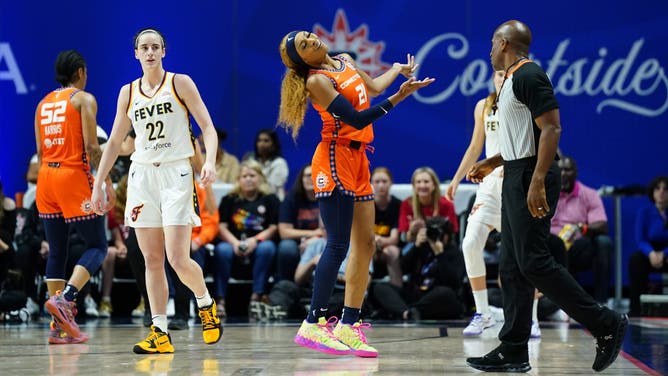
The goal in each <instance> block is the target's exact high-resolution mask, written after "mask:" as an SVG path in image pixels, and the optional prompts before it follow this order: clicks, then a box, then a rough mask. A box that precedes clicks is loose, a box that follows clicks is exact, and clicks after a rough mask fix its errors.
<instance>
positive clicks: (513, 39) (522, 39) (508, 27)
mask: <svg viewBox="0 0 668 376" xmlns="http://www.w3.org/2000/svg"><path fill="white" fill-rule="evenodd" d="M494 35H495V36H497V37H499V38H502V39H505V40H507V41H508V43H509V44H510V45H511V47H512V48H513V49H514V50H515V52H516V53H517V54H518V55H522V56H528V55H529V45H531V30H529V27H528V26H527V25H526V24H524V23H523V22H520V21H517V20H510V21H507V22H504V23H503V24H502V25H501V26H499V27H498V28H497V29H496V31H495V32H494Z"/></svg>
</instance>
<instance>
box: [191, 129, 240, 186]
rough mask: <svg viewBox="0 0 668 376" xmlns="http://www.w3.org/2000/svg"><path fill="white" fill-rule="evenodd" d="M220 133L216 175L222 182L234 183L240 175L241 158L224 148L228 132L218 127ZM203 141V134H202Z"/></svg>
mask: <svg viewBox="0 0 668 376" xmlns="http://www.w3.org/2000/svg"><path fill="white" fill-rule="evenodd" d="M216 134H217V135H218V152H216V176H217V180H218V181H219V182H221V183H234V182H235V181H236V180H237V176H239V159H237V157H236V156H234V155H232V154H230V153H228V152H227V151H226V150H225V149H224V148H223V142H224V141H225V140H226V139H227V132H225V131H224V130H222V129H218V128H216ZM200 141H201V136H200Z"/></svg>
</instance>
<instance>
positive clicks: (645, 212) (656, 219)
mask: <svg viewBox="0 0 668 376" xmlns="http://www.w3.org/2000/svg"><path fill="white" fill-rule="evenodd" d="M648 191H649V192H648V193H649V199H650V201H651V202H652V204H651V205H648V206H646V207H643V208H641V209H640V210H639V212H638V216H637V217H636V228H635V232H636V241H637V242H638V251H636V252H635V253H634V254H632V255H631V259H630V260H629V277H630V286H629V287H630V294H629V295H630V296H629V298H630V301H631V302H630V303H631V306H630V310H629V315H631V316H640V313H641V312H640V295H641V294H644V293H647V291H648V286H649V274H650V273H659V272H661V273H666V272H668V258H666V252H668V176H659V177H657V178H655V179H654V180H652V182H651V183H650V184H649V190H648Z"/></svg>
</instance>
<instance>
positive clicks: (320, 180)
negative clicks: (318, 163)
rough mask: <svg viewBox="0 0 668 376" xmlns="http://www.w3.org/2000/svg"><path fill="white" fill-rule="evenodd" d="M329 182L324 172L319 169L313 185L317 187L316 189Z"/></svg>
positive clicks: (323, 186) (323, 187)
mask: <svg viewBox="0 0 668 376" xmlns="http://www.w3.org/2000/svg"><path fill="white" fill-rule="evenodd" d="M328 184H329V176H327V174H325V173H324V172H322V171H320V172H319V173H318V176H316V177H315V186H316V187H318V189H325V187H326V186H327V185H328Z"/></svg>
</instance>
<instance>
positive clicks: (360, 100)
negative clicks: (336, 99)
mask: <svg viewBox="0 0 668 376" xmlns="http://www.w3.org/2000/svg"><path fill="white" fill-rule="evenodd" d="M334 60H337V61H341V62H342V64H341V65H342V67H341V68H340V69H332V70H329V69H311V70H310V71H309V76H310V75H313V74H323V75H325V76H327V77H328V78H329V79H330V81H332V84H333V85H334V89H336V91H338V92H339V93H341V95H343V97H344V98H346V99H347V100H348V102H350V103H351V104H352V105H353V107H354V108H355V110H357V111H362V110H366V109H367V108H369V106H370V104H369V96H368V93H367V90H366V84H365V83H364V80H363V79H362V77H361V76H360V75H359V73H358V72H357V69H355V67H354V66H353V65H352V63H351V62H349V61H348V60H347V59H346V58H344V57H343V56H341V55H339V56H335V57H334ZM311 103H313V102H311ZM313 108H315V109H316V110H317V111H318V113H320V118H321V119H322V131H320V134H321V136H322V139H323V140H331V139H333V138H343V139H348V140H355V141H360V142H362V143H364V144H369V143H371V142H372V141H373V126H372V125H371V124H369V125H368V126H366V127H364V128H363V129H361V130H358V129H355V127H353V126H351V125H349V124H346V123H345V122H344V121H343V120H341V119H337V118H335V117H334V116H332V114H330V113H329V112H327V109H325V108H322V107H321V106H319V105H317V104H315V103H313Z"/></svg>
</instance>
